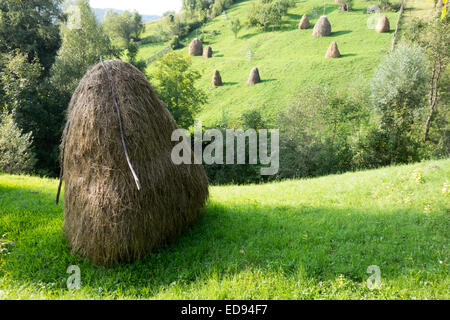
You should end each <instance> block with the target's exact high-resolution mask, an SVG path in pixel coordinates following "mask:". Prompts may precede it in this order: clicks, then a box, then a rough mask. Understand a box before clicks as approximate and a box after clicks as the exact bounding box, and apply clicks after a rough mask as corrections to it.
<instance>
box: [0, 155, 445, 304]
mask: <svg viewBox="0 0 450 320" xmlns="http://www.w3.org/2000/svg"><path fill="white" fill-rule="evenodd" d="M418 172H420V179H419V178H418ZM449 181H450V160H443V161H434V162H423V163H419V164H415V165H409V166H402V167H392V168H385V169H381V170H373V171H366V172H360V173H347V174H344V175H335V176H329V177H323V178H317V179H309V180H292V181H285V182H277V183H271V184H265V185H249V186H222V187H212V188H211V199H210V201H209V203H208V205H207V208H206V210H205V212H204V214H203V216H202V218H201V219H200V220H199V221H198V223H197V224H195V226H194V227H193V228H192V229H190V230H189V231H187V232H186V233H184V234H183V235H182V236H180V237H178V238H177V239H174V240H173V241H172V242H171V243H169V244H168V245H167V246H165V247H164V248H161V249H160V250H158V251H157V252H155V253H153V254H151V255H148V256H147V257H146V258H145V259H143V260H142V261H137V262H135V263H132V264H124V265H117V266H115V267H113V268H110V269H106V268H102V267H95V266H93V265H92V264H91V263H89V262H88V261H86V260H83V259H81V258H80V257H77V256H73V255H71V253H70V250H69V247H68V245H67V242H66V240H65V238H64V235H63V231H62V226H63V205H59V206H56V205H55V204H54V198H55V194H56V188H57V181H56V180H51V179H39V178H35V177H26V176H23V177H20V176H8V175H0V236H1V235H3V234H5V237H4V240H5V241H8V242H9V244H6V245H4V248H3V249H5V250H3V251H2V254H0V299H17V298H19V299H44V298H45V299H67V298H69V299H89V298H95V299H109V298H111V299H135V298H138V299H181V298H182V299H225V298H226V299H347V298H348V299H387V298H390V299H413V298H416V299H448V298H450V296H449V291H448V288H449V287H450V281H449V276H448V268H449V267H448V263H449V256H448V254H449V248H448V246H449V243H450V241H449V236H450V235H449V230H450V216H449V208H450V196H449V193H448V192H447V191H446V190H447V189H446V186H447V187H448V185H449ZM70 265H78V266H79V267H80V268H81V279H82V280H81V281H82V285H81V289H80V290H78V291H69V290H68V289H67V287H66V281H67V277H68V276H69V275H68V274H66V270H67V267H68V266H70ZM370 265H377V266H379V267H380V269H381V281H382V286H381V289H380V290H373V291H371V290H369V289H368V288H367V286H366V281H367V279H368V277H369V276H370V275H369V274H367V272H366V271H367V268H368V267H369V266H370Z"/></svg>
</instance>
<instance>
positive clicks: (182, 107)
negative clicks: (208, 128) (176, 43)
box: [150, 51, 207, 129]
mask: <svg viewBox="0 0 450 320" xmlns="http://www.w3.org/2000/svg"><path fill="white" fill-rule="evenodd" d="M150 79H151V81H152V83H153V84H154V85H155V89H156V92H157V94H158V96H159V98H160V99H161V100H162V101H164V102H165V104H166V105H167V108H168V109H169V111H170V112H171V113H172V115H173V117H174V118H175V121H176V122H177V124H178V126H180V127H181V128H186V129H187V128H189V127H190V126H192V125H193V124H194V118H195V116H196V115H197V114H198V112H199V111H200V110H201V107H202V106H203V105H204V104H205V103H206V101H207V96H206V94H205V93H204V92H203V91H202V90H200V89H198V88H196V87H195V82H196V81H197V80H198V79H200V74H199V73H198V72H197V71H195V70H193V69H192V66H191V60H190V58H189V57H183V56H180V55H178V54H177V53H175V52H174V51H171V52H169V53H168V54H166V55H165V56H163V57H162V58H161V59H160V60H157V61H156V62H155V65H154V69H153V71H152V72H151V77H150Z"/></svg>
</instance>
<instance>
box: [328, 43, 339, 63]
mask: <svg viewBox="0 0 450 320" xmlns="http://www.w3.org/2000/svg"><path fill="white" fill-rule="evenodd" d="M340 56H341V53H340V52H339V48H338V45H337V43H336V41H333V42H332V43H331V44H330V47H329V48H328V51H327V53H326V54H325V59H335V58H339V57H340Z"/></svg>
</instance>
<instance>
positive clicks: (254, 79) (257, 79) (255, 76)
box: [247, 68, 261, 86]
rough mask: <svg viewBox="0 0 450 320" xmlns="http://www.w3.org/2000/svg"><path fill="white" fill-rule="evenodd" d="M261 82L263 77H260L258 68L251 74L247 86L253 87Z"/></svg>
mask: <svg viewBox="0 0 450 320" xmlns="http://www.w3.org/2000/svg"><path fill="white" fill-rule="evenodd" d="M260 82H261V77H260V76H259V70H258V68H253V69H252V71H251V72H250V76H249V77H248V81H247V84H248V85H249V86H252V85H254V84H257V83H260Z"/></svg>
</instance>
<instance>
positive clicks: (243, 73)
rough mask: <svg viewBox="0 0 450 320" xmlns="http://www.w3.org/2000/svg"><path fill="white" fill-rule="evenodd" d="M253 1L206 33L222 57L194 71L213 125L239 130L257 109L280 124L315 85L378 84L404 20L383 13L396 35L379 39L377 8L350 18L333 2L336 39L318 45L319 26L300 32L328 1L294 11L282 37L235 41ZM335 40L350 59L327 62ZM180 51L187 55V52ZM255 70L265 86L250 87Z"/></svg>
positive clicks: (199, 61)
mask: <svg viewBox="0 0 450 320" xmlns="http://www.w3.org/2000/svg"><path fill="white" fill-rule="evenodd" d="M252 2H254V1H249V0H244V1H239V2H238V3H237V4H235V5H233V6H232V7H230V9H228V10H227V19H228V20H224V18H223V17H222V16H219V17H217V18H215V19H214V20H212V21H210V22H208V23H207V24H206V25H205V27H204V30H203V31H204V34H205V38H206V39H205V40H206V42H207V44H209V45H211V46H212V48H213V51H214V55H213V58H212V59H209V60H205V59H203V58H202V57H194V58H193V64H194V67H195V68H196V69H197V70H199V71H200V73H201V74H202V78H201V80H200V82H199V86H200V87H201V88H202V89H204V90H205V91H206V92H207V93H208V96H209V102H208V104H207V105H206V106H205V107H204V110H203V112H202V113H201V114H200V116H199V119H200V120H202V121H203V122H204V123H205V124H206V125H214V124H215V122H217V121H218V120H220V119H221V118H222V114H223V113H224V112H225V113H226V114H227V117H228V118H230V121H231V125H235V126H239V124H240V116H241V114H242V113H243V112H244V111H246V110H250V109H259V110H261V112H262V114H263V116H264V118H265V119H267V120H268V121H269V124H272V123H273V121H274V119H275V118H276V116H277V114H278V112H279V111H281V110H283V109H284V108H286V106H287V105H288V103H289V102H290V101H291V99H292V95H294V94H295V93H297V92H298V91H299V89H300V88H302V87H304V86H306V85H308V84H316V85H321V84H323V85H325V84H330V85H332V86H345V85H346V84H348V83H349V82H352V81H359V79H360V77H362V78H365V79H370V78H371V77H372V72H373V69H374V68H375V67H376V66H377V65H378V63H379V61H380V59H381V58H382V57H383V56H384V54H385V53H386V52H388V51H389V49H390V46H391V42H392V36H393V30H394V28H395V23H396V21H397V13H394V12H387V13H383V14H386V15H387V16H388V17H389V19H390V21H391V29H392V32H391V33H384V34H378V33H376V32H375V31H374V30H370V29H369V28H368V26H367V21H368V19H369V18H370V15H368V14H366V13H365V11H366V9H367V7H368V6H369V5H370V4H371V3H375V2H374V1H369V2H368V1H362V0H355V1H354V3H355V6H354V10H353V11H352V12H342V11H340V10H338V5H336V4H335V3H334V0H327V1H326V9H325V14H326V15H327V16H328V18H329V20H330V22H331V24H332V32H333V33H332V35H331V36H329V37H324V38H314V37H313V36H312V27H311V29H309V30H298V28H297V26H298V23H299V21H300V18H301V17H302V15H303V14H307V15H308V17H309V19H310V21H311V23H312V25H314V23H315V22H316V21H317V19H318V18H319V17H320V15H322V14H323V12H324V5H323V3H324V2H323V0H308V1H304V0H303V1H296V7H295V8H292V9H290V10H289V16H288V17H286V18H285V19H284V20H283V23H282V27H281V29H280V30H277V29H276V30H275V31H273V32H272V31H269V32H265V33H264V32H262V30H260V29H256V28H250V29H247V28H245V27H244V28H243V29H242V31H241V32H240V34H239V37H238V39H235V37H234V34H233V33H232V31H231V30H230V28H229V24H230V21H229V20H230V19H232V18H235V17H238V18H239V19H240V21H241V23H245V21H246V20H247V16H248V10H249V8H250V6H251V4H252ZM150 29H151V28H150ZM149 32H150V31H149ZM200 35H201V31H198V30H196V31H195V32H193V33H192V34H191V35H190V37H189V38H188V39H187V40H186V41H185V42H186V44H188V43H189V41H190V40H191V39H192V38H194V37H196V36H200ZM332 41H337V43H338V46H339V49H340V51H341V54H342V58H340V59H332V60H326V59H324V56H325V53H326V51H327V49H328V47H329V45H330V43H331V42H332ZM205 44H206V43H205ZM249 50H251V52H252V58H251V61H250V60H249V59H248V52H249ZM179 51H180V52H182V53H183V54H187V48H184V49H181V50H179ZM152 52H153V51H152ZM142 56H143V57H144V56H146V55H142ZM254 66H257V67H258V68H259V70H260V73H261V77H262V79H263V82H262V83H261V84H258V85H256V86H254V87H248V86H247V85H246V82H247V78H248V76H249V73H250V70H251V69H252V67H254ZM151 68H152V66H150V67H149V69H151ZM214 69H218V70H219V71H220V72H221V75H222V79H223V81H224V86H222V87H218V88H212V87H211V77H212V74H213V70H214Z"/></svg>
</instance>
